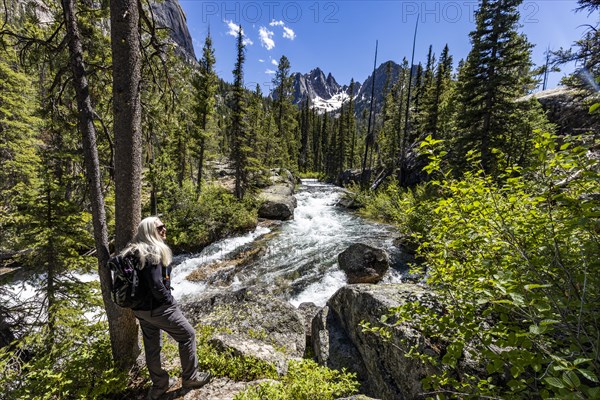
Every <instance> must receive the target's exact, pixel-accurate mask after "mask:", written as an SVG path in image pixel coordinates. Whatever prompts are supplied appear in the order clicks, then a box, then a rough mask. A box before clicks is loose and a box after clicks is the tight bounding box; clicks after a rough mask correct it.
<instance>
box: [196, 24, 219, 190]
mask: <svg viewBox="0 0 600 400" xmlns="http://www.w3.org/2000/svg"><path fill="white" fill-rule="evenodd" d="M215 61H216V60H215V51H214V49H213V47H212V38H211V36H210V32H209V33H208V35H207V36H206V39H205V40H204V47H203V48H202V59H200V62H199V63H200V71H199V74H198V75H197V76H196V78H195V79H194V89H195V94H196V96H195V98H196V104H195V107H194V111H195V119H194V128H195V129H194V134H193V137H194V139H195V141H196V143H195V145H196V158H197V162H198V177H197V181H196V187H197V191H198V192H199V191H200V187H201V186H200V185H201V183H202V173H203V166H204V155H205V151H206V141H207V138H208V136H209V135H210V131H209V123H210V119H211V117H212V115H213V114H214V111H215V102H216V100H215V96H216V93H217V84H218V77H217V74H216V72H215V70H214V65H215Z"/></svg>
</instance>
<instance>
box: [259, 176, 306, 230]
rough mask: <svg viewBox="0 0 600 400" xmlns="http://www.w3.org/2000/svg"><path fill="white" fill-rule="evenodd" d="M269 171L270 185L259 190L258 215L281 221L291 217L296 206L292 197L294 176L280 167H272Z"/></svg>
mask: <svg viewBox="0 0 600 400" xmlns="http://www.w3.org/2000/svg"><path fill="white" fill-rule="evenodd" d="M270 172H271V175H270V177H269V180H270V182H271V185H270V186H267V187H266V188H264V189H262V190H261V192H260V198H261V199H262V200H263V203H262V205H261V206H260V208H259V210H258V216H259V217H260V218H267V219H276V220H281V221H285V220H289V219H292V218H294V210H295V209H296V206H297V202H296V198H295V197H294V187H295V180H294V177H293V175H292V174H291V172H290V171H288V170H285V169H281V168H279V169H272V170H271V171H270Z"/></svg>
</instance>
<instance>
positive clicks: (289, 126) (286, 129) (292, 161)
mask: <svg viewBox="0 0 600 400" xmlns="http://www.w3.org/2000/svg"><path fill="white" fill-rule="evenodd" d="M290 68H291V66H290V61H289V60H288V58H287V57H286V56H281V58H280V59H279V64H278V65H277V71H276V72H275V77H274V78H273V85H274V86H275V89H274V90H275V101H274V110H273V111H274V113H275V115H274V117H275V124H276V125H277V130H278V139H279V141H280V142H281V144H282V150H283V153H284V154H282V156H283V158H282V160H281V163H282V164H283V165H285V166H287V167H288V168H292V169H293V170H295V169H296V168H297V167H296V166H297V165H298V147H299V146H298V143H297V140H296V139H295V132H296V129H297V127H298V123H297V120H296V115H295V114H296V113H297V109H296V107H294V106H293V105H292V84H293V81H292V77H291V76H290Z"/></svg>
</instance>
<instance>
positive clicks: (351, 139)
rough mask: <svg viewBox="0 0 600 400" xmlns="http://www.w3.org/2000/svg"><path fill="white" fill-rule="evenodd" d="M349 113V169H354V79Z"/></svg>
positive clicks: (347, 125) (350, 89) (349, 96)
mask: <svg viewBox="0 0 600 400" xmlns="http://www.w3.org/2000/svg"><path fill="white" fill-rule="evenodd" d="M348 91H349V92H348V113H347V121H346V127H347V129H348V141H349V143H348V144H349V146H350V148H349V149H348V154H347V157H348V168H350V169H352V168H354V157H355V155H356V151H355V150H356V120H355V116H354V78H352V80H351V81H350V87H349V88H348Z"/></svg>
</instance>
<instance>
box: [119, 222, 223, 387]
mask: <svg viewBox="0 0 600 400" xmlns="http://www.w3.org/2000/svg"><path fill="white" fill-rule="evenodd" d="M166 238H167V228H166V227H165V225H164V224H163V223H162V221H161V220H160V218H158V217H147V218H145V219H143V220H142V222H140V224H139V225H138V229H137V233H136V235H135V237H134V238H133V240H132V241H131V242H130V243H129V245H128V246H127V247H126V248H125V249H124V250H123V254H125V253H127V252H133V254H136V255H137V257H138V258H139V260H140V268H141V271H140V292H141V293H145V294H144V295H143V301H142V302H141V304H140V305H139V306H137V307H135V308H134V309H133V313H134V314H135V316H136V318H137V319H138V321H139V323H140V326H141V328H142V333H143V337H144V351H145V353H146V365H147V366H148V372H149V373H150V379H151V380H152V387H151V388H150V391H149V393H148V398H149V399H159V398H160V397H161V396H162V395H163V394H164V393H165V392H166V391H167V390H168V389H169V386H170V384H169V374H168V373H167V371H165V370H164V369H163V368H162V365H161V361H160V351H161V345H162V343H161V330H162V331H165V332H167V333H168V334H169V335H170V336H171V337H172V338H173V339H174V340H175V341H176V342H177V343H178V345H179V357H180V358H181V374H182V387H183V388H184V389H198V388H200V387H202V386H204V385H205V384H207V383H208V382H209V381H210V378H211V376H210V373H208V372H200V371H198V356H197V354H196V333H195V331H194V328H193V327H192V325H191V324H190V323H189V321H188V320H187V319H186V318H185V317H184V316H183V314H182V313H181V310H180V309H179V305H178V304H177V302H176V301H175V299H174V298H173V296H172V295H171V290H172V288H171V266H170V264H171V261H172V259H173V254H172V252H171V249H170V248H169V246H167V244H166V243H165V240H166Z"/></svg>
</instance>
